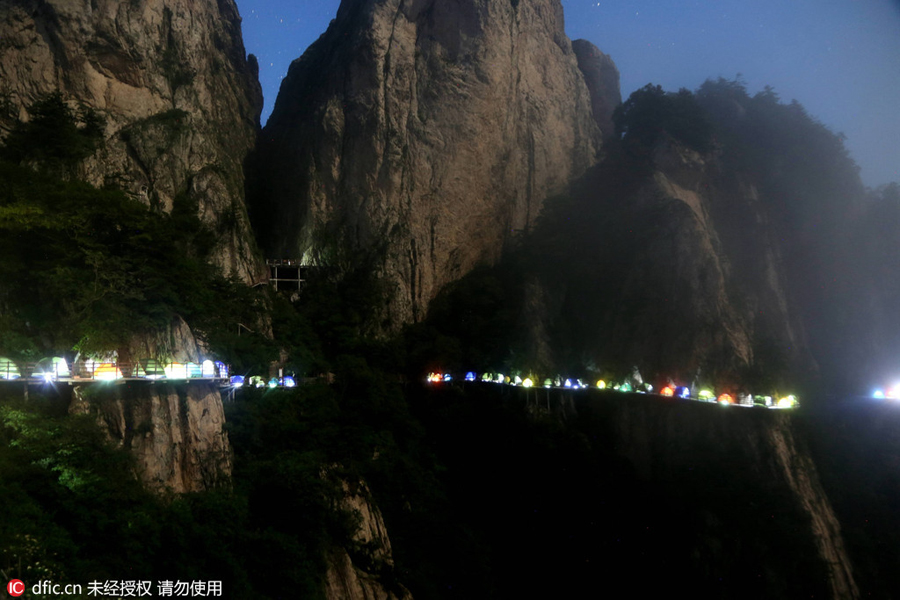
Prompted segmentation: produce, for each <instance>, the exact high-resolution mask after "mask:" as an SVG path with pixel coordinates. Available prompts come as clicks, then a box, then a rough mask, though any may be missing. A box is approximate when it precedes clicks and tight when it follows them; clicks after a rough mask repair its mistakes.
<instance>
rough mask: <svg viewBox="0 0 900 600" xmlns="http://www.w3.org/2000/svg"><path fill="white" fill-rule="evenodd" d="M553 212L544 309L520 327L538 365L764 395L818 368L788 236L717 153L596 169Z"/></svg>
mask: <svg viewBox="0 0 900 600" xmlns="http://www.w3.org/2000/svg"><path fill="white" fill-rule="evenodd" d="M547 208H548V211H549V214H548V215H547V218H546V219H545V220H544V223H543V224H542V227H541V228H539V229H538V231H537V235H536V237H535V241H534V243H533V244H532V245H531V248H529V252H532V253H533V254H534V256H535V258H534V259H533V260H532V261H531V262H532V263H534V264H535V265H539V266H538V267H537V272H538V273H539V275H538V277H537V280H536V281H537V282H539V283H533V284H531V285H529V286H527V287H526V295H527V296H528V297H527V298H526V303H525V305H526V306H538V305H539V306H540V307H541V309H540V310H538V311H535V310H532V311H530V313H529V314H527V315H526V316H525V318H523V319H522V329H523V330H524V331H528V332H529V334H528V340H527V342H526V354H528V355H529V357H530V358H529V360H530V361H531V362H532V363H533V364H534V365H536V367H535V368H541V367H551V366H555V367H557V368H566V369H580V368H584V367H585V366H588V365H592V366H594V367H596V368H598V369H599V370H601V371H612V372H619V371H621V370H622V369H629V370H630V368H631V366H632V365H638V366H639V367H640V369H641V372H642V373H644V374H645V376H647V375H649V376H650V377H651V378H656V377H663V378H664V377H673V378H676V379H677V380H680V381H682V382H683V383H692V382H695V383H704V384H705V385H712V384H714V383H717V384H719V385H750V386H762V387H766V388H769V389H772V388H773V387H775V386H777V385H778V384H779V383H780V382H779V381H778V379H779V377H781V376H783V375H784V374H785V373H786V372H787V371H788V370H789V369H790V370H791V371H793V373H794V374H795V377H794V383H795V384H796V380H797V379H799V378H800V376H802V375H805V374H808V373H814V372H815V369H816V366H815V363H814V361H813V360H812V358H811V357H812V353H811V352H810V348H809V344H808V342H807V338H806V333H805V328H804V324H803V321H802V319H801V318H800V316H799V313H798V307H797V303H796V302H792V298H791V289H790V287H789V286H788V285H787V284H788V278H789V273H788V272H787V271H786V269H785V268H784V260H783V256H784V252H785V251H786V250H785V247H784V245H783V240H782V235H781V233H780V231H779V230H778V229H776V228H775V227H773V226H772V225H771V224H770V222H769V215H768V212H767V210H766V208H765V206H764V205H763V203H762V202H761V201H760V198H759V192H758V191H757V188H756V187H755V185H754V184H753V182H752V179H748V178H744V177H743V176H742V175H741V174H739V173H733V172H729V171H726V170H724V169H723V167H722V164H721V161H720V159H719V157H718V156H717V155H716V154H715V153H708V154H701V153H698V152H695V151H693V150H690V149H688V148H685V147H684V146H682V145H680V144H679V143H677V142H675V141H674V140H671V139H668V138H666V139H664V140H663V141H661V142H660V143H659V144H657V145H656V146H655V148H654V149H653V150H652V155H651V156H649V157H647V160H646V161H643V160H642V161H641V162H637V163H636V162H635V161H634V160H633V159H628V158H621V157H617V158H611V159H610V160H609V161H606V162H605V163H603V164H602V165H599V166H598V167H597V168H596V169H594V170H593V171H592V172H590V173H589V174H587V175H586V176H585V177H584V178H583V180H581V181H579V182H578V183H576V184H575V185H574V186H573V194H572V199H571V200H569V201H563V202H554V203H552V204H550V203H548V207H547ZM538 298H539V299H540V301H539V302H538V301H537V300H538ZM548 348H550V350H548ZM547 357H552V359H551V360H550V361H549V362H548V358H547ZM698 370H700V375H701V377H700V378H699V379H698V377H697V376H698Z"/></svg>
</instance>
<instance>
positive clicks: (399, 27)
mask: <svg viewBox="0 0 900 600" xmlns="http://www.w3.org/2000/svg"><path fill="white" fill-rule="evenodd" d="M600 144H601V136H600V133H599V130H598V127H597V125H596V123H595V122H594V120H593V117H592V106H591V97H590V95H589V92H588V90H587V87H586V86H585V83H584V79H583V76H582V74H581V72H580V71H579V69H578V64H577V60H576V57H575V55H574V53H573V51H572V46H571V43H570V42H569V40H568V38H567V37H566V35H565V32H564V26H563V14H562V7H561V5H560V3H559V2H558V0H537V1H534V2H508V1H506V0H464V1H462V2H455V3H447V2H439V1H436V0H425V1H416V2H410V1H406V0H367V1H360V2H355V1H353V2H351V1H345V2H343V3H342V4H341V7H340V9H339V11H338V15H337V18H336V19H335V20H334V21H333V22H332V24H331V26H330V27H329V28H328V31H326V32H325V34H324V35H323V36H322V37H321V38H320V39H319V40H318V41H317V42H316V43H315V44H313V45H312V46H311V47H310V48H309V50H307V52H306V53H305V54H304V55H303V56H302V57H301V58H300V59H298V60H296V61H294V63H293V64H292V65H291V68H290V71H289V73H288V75H287V77H286V78H285V80H284V82H283V83H282V87H281V91H280V93H279V96H278V100H277V101H276V104H275V109H274V112H273V114H272V117H271V118H270V120H269V122H268V124H267V125H266V128H265V129H264V132H263V135H262V138H261V143H260V150H259V156H258V160H257V163H256V164H257V173H256V176H255V178H256V183H255V185H254V188H255V190H256V191H255V194H256V199H255V200H254V202H253V212H254V215H255V217H254V218H255V221H257V222H258V223H259V224H260V229H261V232H262V239H264V240H265V243H266V244H267V245H268V248H267V251H268V252H270V253H273V254H278V255H289V256H299V255H301V254H303V253H309V252H310V251H313V252H315V251H317V250H321V249H322V248H323V247H324V246H327V244H328V243H333V244H337V245H342V246H344V247H350V248H354V249H364V250H369V251H374V252H375V253H376V254H377V255H378V265H377V268H378V269H379V270H381V272H382V275H384V276H385V277H386V279H387V280H388V281H390V282H391V283H392V284H393V287H394V297H393V302H392V309H391V310H392V312H393V315H392V316H393V325H394V326H396V325H399V324H400V323H403V322H408V321H415V320H418V319H419V318H421V317H422V316H423V315H424V311H425V308H426V306H427V304H428V302H429V301H430V300H431V299H432V297H433V296H434V295H435V293H436V292H437V291H438V290H439V289H440V288H441V286H443V285H444V284H445V283H447V282H449V281H452V280H454V279H456V278H458V277H460V276H461V275H463V274H465V273H466V272H467V271H468V270H470V269H471V268H472V267H473V266H474V265H476V264H478V263H479V262H491V261H494V260H496V259H497V258H498V256H499V255H500V252H501V250H502V248H503V246H504V243H505V242H506V240H507V239H508V238H509V236H510V234H511V233H512V232H515V231H517V230H524V229H528V228H529V227H530V226H531V225H532V224H533V223H534V220H535V218H536V217H537V215H538V213H539V211H540V209H541V206H542V204H543V201H544V199H545V197H547V196H548V195H551V194H554V193H557V192H560V191H562V190H563V189H564V188H565V186H566V185H567V184H568V183H569V181H570V180H571V179H572V178H573V177H576V176H578V175H580V174H581V173H583V172H584V171H585V169H587V168H588V167H589V166H590V165H592V164H593V163H594V162H595V159H596V154H597V151H598V149H599V148H600ZM328 225H330V226H331V227H330V228H329V227H327V226H328ZM323 230H324V231H327V232H328V233H327V234H326V235H324V236H322V235H321V232H322V231H323Z"/></svg>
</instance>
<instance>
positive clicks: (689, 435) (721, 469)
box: [567, 395, 860, 599]
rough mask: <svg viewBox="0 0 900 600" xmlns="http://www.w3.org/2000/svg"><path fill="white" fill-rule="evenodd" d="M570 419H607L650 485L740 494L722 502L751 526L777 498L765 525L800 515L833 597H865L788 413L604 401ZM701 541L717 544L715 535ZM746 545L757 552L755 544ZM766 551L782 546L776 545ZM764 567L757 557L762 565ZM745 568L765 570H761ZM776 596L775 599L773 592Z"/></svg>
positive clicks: (619, 398)
mask: <svg viewBox="0 0 900 600" xmlns="http://www.w3.org/2000/svg"><path fill="white" fill-rule="evenodd" d="M576 406H579V408H577V409H576ZM567 411H568V414H569V416H570V418H571V416H572V414H573V413H575V412H580V413H583V414H582V416H585V415H588V414H591V415H594V416H596V415H602V419H603V421H602V422H603V423H604V427H610V429H609V431H608V433H609V434H610V436H611V439H610V440H609V441H610V443H611V444H612V445H613V446H614V447H615V451H616V453H617V454H619V455H620V456H623V457H625V458H627V459H628V461H629V462H630V464H631V465H632V466H633V467H634V468H635V469H636V471H637V472H638V473H639V475H640V477H641V478H642V479H644V480H646V481H653V482H657V483H662V484H663V485H664V486H666V487H669V486H671V487H673V488H678V489H681V490H682V492H684V490H690V489H696V490H697V493H698V494H699V495H700V497H702V496H703V495H704V493H703V492H702V490H708V493H709V494H721V493H722V490H736V491H738V492H737V493H736V494H734V495H733V496H721V498H722V499H723V500H725V499H726V498H727V499H728V501H729V502H731V503H733V505H734V506H742V505H746V506H747V511H746V512H747V515H748V518H749V517H750V515H752V514H753V513H754V511H755V510H756V507H758V506H761V505H767V504H766V503H767V502H768V501H767V497H768V498H779V499H780V500H779V501H778V502H775V503H772V504H771V511H772V513H773V514H772V515H771V517H769V515H766V517H767V518H771V519H775V518H776V515H775V513H777V512H780V511H783V510H789V509H790V510H796V511H797V512H796V515H797V517H796V518H798V519H799V520H797V521H796V522H794V523H793V525H792V527H794V528H796V529H797V530H800V531H802V532H803V533H802V535H804V536H809V537H810V538H811V541H812V544H813V546H814V547H815V549H816V551H817V554H818V557H817V559H818V561H819V562H820V565H821V566H822V569H821V570H822V571H823V572H824V574H825V577H826V580H827V586H828V590H829V592H830V594H829V595H830V597H831V598H834V599H839V598H851V599H852V598H859V597H860V593H859V590H858V588H857V585H856V582H855V579H854V575H853V568H852V563H851V560H850V557H849V555H848V553H847V551H846V549H845V547H844V539H843V535H842V533H841V525H840V522H839V521H838V518H837V517H836V515H835V513H834V510H833V509H832V506H831V502H830V500H829V498H828V496H827V494H826V493H825V491H824V489H823V487H822V484H821V482H820V480H819V475H818V472H817V469H816V466H815V463H814V461H813V459H812V456H811V455H810V452H809V450H808V449H807V447H806V445H805V443H804V442H803V441H802V437H801V436H799V435H798V433H797V427H796V426H795V425H794V423H793V416H792V415H791V414H790V413H787V412H776V411H764V410H757V409H741V408H737V407H731V408H730V409H729V408H723V407H719V406H715V405H710V404H699V403H685V402H681V403H675V404H673V403H670V402H664V401H662V400H660V399H653V398H635V397H629V396H623V395H616V396H613V397H603V396H598V397H595V398H591V399H590V400H589V401H588V402H586V403H576V404H575V405H570V406H569V408H568V409H567ZM687 493H688V494H690V493H691V492H687ZM767 510H768V509H767ZM700 535H701V537H703V536H707V535H708V536H712V537H716V536H717V534H715V533H714V532H713V531H712V530H710V531H706V532H700ZM728 535H729V534H725V537H726V538H727V537H728ZM742 542H743V543H744V544H746V545H749V546H754V545H755V544H754V541H752V540H750V539H744V540H742ZM756 543H757V544H758V542H756ZM765 543H766V544H777V540H769V541H767V542H765ZM709 550H713V547H710V548H709ZM714 552H715V551H714ZM700 553H701V554H702V553H703V550H700ZM720 558H721V557H719V558H716V557H715V554H714V553H713V554H710V555H709V556H706V557H704V559H705V560H709V561H711V562H712V561H716V560H719V559H720ZM753 560H754V562H755V560H756V559H755V558H754V559H753ZM765 560H766V557H764V556H760V557H759V561H760V563H763V562H765ZM745 566H746V568H748V569H756V568H759V569H760V570H761V571H762V570H764V568H761V567H758V566H757V565H756V564H754V565H750V564H747V565H745ZM810 583H814V582H810ZM815 583H822V582H815ZM770 585H771V584H770ZM770 592H772V595H773V597H774V595H776V594H775V588H774V587H770Z"/></svg>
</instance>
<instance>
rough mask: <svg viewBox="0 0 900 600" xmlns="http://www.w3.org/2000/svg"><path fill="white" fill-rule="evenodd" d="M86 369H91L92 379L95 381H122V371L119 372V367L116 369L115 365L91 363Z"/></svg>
mask: <svg viewBox="0 0 900 600" xmlns="http://www.w3.org/2000/svg"><path fill="white" fill-rule="evenodd" d="M88 368H90V369H91V371H92V373H93V375H94V379H96V380H97V381H115V380H116V379H122V371H120V370H119V367H117V366H116V364H115V363H111V362H105V363H93V362H92V363H90V364H89V365H88Z"/></svg>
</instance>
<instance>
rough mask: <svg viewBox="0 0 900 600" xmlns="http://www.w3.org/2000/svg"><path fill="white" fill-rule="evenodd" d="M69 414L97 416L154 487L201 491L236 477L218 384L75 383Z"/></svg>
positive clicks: (146, 482)
mask: <svg viewBox="0 0 900 600" xmlns="http://www.w3.org/2000/svg"><path fill="white" fill-rule="evenodd" d="M69 412H70V413H71V414H92V415H95V416H96V417H97V420H98V422H99V423H100V425H101V426H102V427H104V429H105V430H106V431H107V432H108V433H109V436H110V439H112V440H113V441H114V442H115V443H116V444H118V445H119V446H120V447H123V448H125V449H127V450H128V451H130V453H131V454H132V455H133V456H134V457H135V459H136V463H137V470H138V475H139V477H140V478H141V480H142V481H143V482H144V485H145V486H146V487H147V488H148V489H150V490H154V491H157V492H159V493H168V492H174V493H186V492H199V491H203V490H206V489H209V488H211V487H213V486H215V485H222V484H227V483H228V481H229V479H230V477H231V466H232V463H231V447H230V445H229V443H228V434H227V433H225V430H224V424H225V414H224V411H223V407H222V398H221V396H220V395H219V390H218V388H217V387H216V386H215V385H213V384H206V383H190V384H181V385H178V384H168V383H127V384H124V385H115V386H101V385H100V384H96V385H95V386H94V387H90V386H88V387H84V386H76V389H75V393H74V395H73V399H72V403H71V405H70V407H69Z"/></svg>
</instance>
